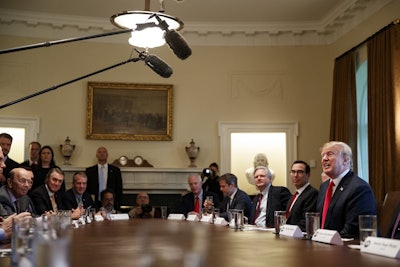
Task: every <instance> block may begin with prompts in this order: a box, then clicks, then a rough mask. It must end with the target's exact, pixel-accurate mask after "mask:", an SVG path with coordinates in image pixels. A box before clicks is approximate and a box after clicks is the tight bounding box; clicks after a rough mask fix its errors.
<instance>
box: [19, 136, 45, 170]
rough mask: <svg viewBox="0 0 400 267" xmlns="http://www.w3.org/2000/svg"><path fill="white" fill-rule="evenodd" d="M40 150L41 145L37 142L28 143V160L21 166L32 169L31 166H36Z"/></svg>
mask: <svg viewBox="0 0 400 267" xmlns="http://www.w3.org/2000/svg"><path fill="white" fill-rule="evenodd" d="M41 148H42V145H41V144H40V143H39V142H37V141H33V142H30V143H29V146H28V151H29V158H28V159H27V160H25V161H24V162H22V163H21V166H26V167H32V166H33V165H37V164H38V162H39V152H40V149H41Z"/></svg>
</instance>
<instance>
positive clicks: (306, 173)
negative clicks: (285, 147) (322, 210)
mask: <svg viewBox="0 0 400 267" xmlns="http://www.w3.org/2000/svg"><path fill="white" fill-rule="evenodd" d="M310 172H311V169H310V165H308V164H307V163H306V162H304V161H302V160H296V161H295V162H293V164H292V169H291V170H290V176H291V178H292V183H293V185H294V186H295V187H296V193H295V194H294V195H293V197H292V200H291V201H289V203H288V206H287V209H286V217H287V221H286V223H287V224H292V225H298V226H299V227H300V228H301V230H302V231H303V232H305V231H306V218H305V214H306V212H315V211H316V206H317V198H318V191H317V189H315V188H314V187H312V186H311V184H310V183H309V181H308V180H309V179H310Z"/></svg>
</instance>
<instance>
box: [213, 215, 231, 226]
mask: <svg viewBox="0 0 400 267" xmlns="http://www.w3.org/2000/svg"><path fill="white" fill-rule="evenodd" d="M214 224H217V225H228V222H227V221H226V220H225V219H224V218H223V217H217V218H215V221H214Z"/></svg>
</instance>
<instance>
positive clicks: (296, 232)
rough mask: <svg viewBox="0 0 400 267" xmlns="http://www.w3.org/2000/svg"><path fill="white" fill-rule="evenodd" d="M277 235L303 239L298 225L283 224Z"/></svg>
mask: <svg viewBox="0 0 400 267" xmlns="http://www.w3.org/2000/svg"><path fill="white" fill-rule="evenodd" d="M279 235H283V236H290V237H296V238H303V232H302V231H301V229H300V227H299V226H298V225H290V224H284V225H282V227H281V230H280V231H279Z"/></svg>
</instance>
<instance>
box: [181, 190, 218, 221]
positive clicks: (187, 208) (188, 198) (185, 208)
mask: <svg viewBox="0 0 400 267" xmlns="http://www.w3.org/2000/svg"><path fill="white" fill-rule="evenodd" d="M208 196H212V197H213V201H214V207H218V206H219V199H218V195H217V194H215V193H213V192H209V191H206V192H204V191H203V200H202V203H201V205H200V206H201V207H203V204H204V201H205V200H206V197H208ZM191 211H194V194H193V192H189V193H187V194H186V195H184V196H183V197H182V206H181V213H183V214H185V216H186V217H187V215H188V213H189V212H191Z"/></svg>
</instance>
